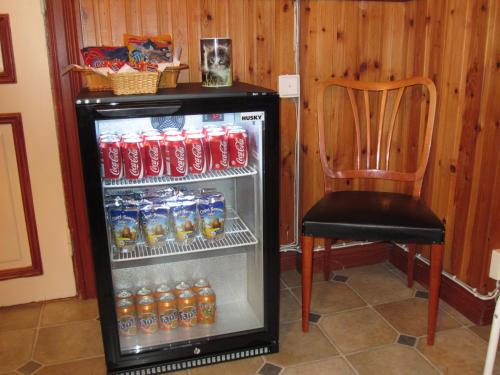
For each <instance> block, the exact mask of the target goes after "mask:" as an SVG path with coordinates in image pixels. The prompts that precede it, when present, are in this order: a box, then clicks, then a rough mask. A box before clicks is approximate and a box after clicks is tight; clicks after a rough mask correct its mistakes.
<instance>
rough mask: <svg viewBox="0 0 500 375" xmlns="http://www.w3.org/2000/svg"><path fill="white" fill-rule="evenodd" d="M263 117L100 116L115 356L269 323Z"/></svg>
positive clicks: (97, 124)
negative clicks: (266, 312) (117, 345)
mask: <svg viewBox="0 0 500 375" xmlns="http://www.w3.org/2000/svg"><path fill="white" fill-rule="evenodd" d="M264 115H265V113H264V112H250V113H222V114H217V115H215V114H208V115H186V116H167V117H151V118H133V119H105V120H98V121H96V122H95V127H96V129H95V130H96V136H97V138H96V142H98V147H99V150H100V155H101V177H102V194H103V201H104V202H105V203H104V204H105V207H103V210H104V214H105V217H106V223H107V235H108V244H109V246H108V247H109V257H110V261H111V268H112V280H113V287H114V290H113V293H114V296H115V309H116V316H117V325H116V329H117V330H118V333H119V337H120V350H121V353H122V354H129V353H139V352H144V351H148V350H153V349H158V348H164V347H165V346H170V347H175V346H179V345H184V344H186V343H187V342H200V341H203V340H208V339H210V338H213V337H214V336H219V335H231V334H238V333H241V332H243V331H249V330H258V329H262V328H263V327H264V285H263V283H264V275H263V272H264V265H263V228H262V215H263V203H262V202H263V199H262V186H263V185H262V184H263V180H262V179H263V169H262V168H263V166H262V147H263V130H264V120H265V119H264ZM193 340H194V341H193Z"/></svg>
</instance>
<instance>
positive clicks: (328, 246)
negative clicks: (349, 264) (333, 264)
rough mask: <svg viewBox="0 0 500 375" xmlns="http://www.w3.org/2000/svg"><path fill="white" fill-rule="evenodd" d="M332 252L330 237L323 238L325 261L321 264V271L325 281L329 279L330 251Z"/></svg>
mask: <svg viewBox="0 0 500 375" xmlns="http://www.w3.org/2000/svg"><path fill="white" fill-rule="evenodd" d="M331 252H332V239H331V238H325V263H324V266H323V273H324V275H325V281H328V280H330V253H331Z"/></svg>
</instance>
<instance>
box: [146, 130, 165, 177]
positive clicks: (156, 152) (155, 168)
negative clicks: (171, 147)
mask: <svg viewBox="0 0 500 375" xmlns="http://www.w3.org/2000/svg"><path fill="white" fill-rule="evenodd" d="M144 156H145V158H144V175H145V176H147V177H157V176H163V171H164V164H165V143H164V140H163V137H162V136H161V135H148V136H146V137H145V139H144Z"/></svg>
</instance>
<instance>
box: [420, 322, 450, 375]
mask: <svg viewBox="0 0 500 375" xmlns="http://www.w3.org/2000/svg"><path fill="white" fill-rule="evenodd" d="M436 334H437V332H436ZM424 337H426V336H423V337H419V338H418V340H417V342H416V343H415V346H414V347H413V350H415V351H416V352H417V354H418V355H419V356H420V357H422V358H423V359H424V360H425V361H426V362H427V363H428V364H429V365H430V366H431V367H432V368H433V369H435V370H436V371H437V372H438V374H441V375H442V374H443V372H442V371H441V369H440V368H439V367H437V365H435V364H434V363H432V361H431V360H430V359H429V358H427V357H426V356H425V355H424V354H423V353H422V352H420V350H418V348H417V344H418V342H419V341H420V340H423V338H424Z"/></svg>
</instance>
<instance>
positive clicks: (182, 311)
mask: <svg viewBox="0 0 500 375" xmlns="http://www.w3.org/2000/svg"><path fill="white" fill-rule="evenodd" d="M177 309H178V310H179V326H180V327H194V326H195V325H196V323H197V321H198V319H197V317H196V295H195V294H194V293H193V291H192V290H190V289H188V290H185V291H183V292H182V293H181V294H180V295H179V297H178V299H177Z"/></svg>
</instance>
